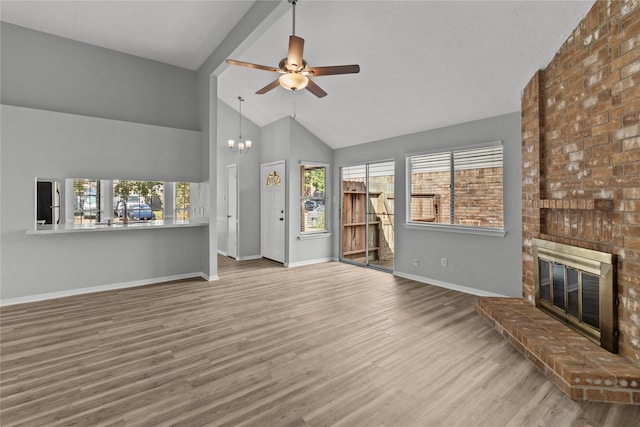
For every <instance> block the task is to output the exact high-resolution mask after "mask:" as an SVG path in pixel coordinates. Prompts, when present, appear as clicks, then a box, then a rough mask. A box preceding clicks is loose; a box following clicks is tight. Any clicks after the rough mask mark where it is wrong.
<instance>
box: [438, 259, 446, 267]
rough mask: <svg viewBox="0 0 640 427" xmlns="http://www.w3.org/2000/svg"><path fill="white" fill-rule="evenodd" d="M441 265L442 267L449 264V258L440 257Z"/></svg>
mask: <svg viewBox="0 0 640 427" xmlns="http://www.w3.org/2000/svg"><path fill="white" fill-rule="evenodd" d="M440 266H442V267H446V266H447V259H446V258H440Z"/></svg>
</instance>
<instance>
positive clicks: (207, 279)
mask: <svg viewBox="0 0 640 427" xmlns="http://www.w3.org/2000/svg"><path fill="white" fill-rule="evenodd" d="M200 277H202V278H203V279H204V280H206V281H207V282H214V281H216V280H220V276H218V275H217V274H216V275H214V276H209V275H208V274H204V273H200Z"/></svg>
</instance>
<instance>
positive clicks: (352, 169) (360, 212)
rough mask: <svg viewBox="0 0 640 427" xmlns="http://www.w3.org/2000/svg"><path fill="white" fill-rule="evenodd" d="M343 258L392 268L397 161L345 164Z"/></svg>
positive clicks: (342, 224) (343, 259)
mask: <svg viewBox="0 0 640 427" xmlns="http://www.w3.org/2000/svg"><path fill="white" fill-rule="evenodd" d="M341 175H342V218H341V229H342V239H341V240H342V245H341V257H340V258H341V260H342V261H346V262H352V263H356V264H363V265H368V266H372V267H376V268H380V269H384V270H393V259H394V234H395V233H394V227H395V224H394V218H395V217H394V201H395V200H394V188H393V186H394V178H395V162H394V161H384V162H375V163H368V164H363V165H355V166H348V167H343V168H342V174H341Z"/></svg>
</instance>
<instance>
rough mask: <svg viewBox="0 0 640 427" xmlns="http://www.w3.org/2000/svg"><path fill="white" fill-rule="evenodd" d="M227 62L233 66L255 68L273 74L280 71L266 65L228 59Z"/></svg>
mask: <svg viewBox="0 0 640 427" xmlns="http://www.w3.org/2000/svg"><path fill="white" fill-rule="evenodd" d="M225 62H226V63H227V64H231V65H239V66H241V67H248V68H255V69H256V70H264V71H273V72H277V71H280V70H278V69H277V68H276V67H268V66H266V65H259V64H252V63H251V62H243V61H236V60H235V59H227V60H226V61H225Z"/></svg>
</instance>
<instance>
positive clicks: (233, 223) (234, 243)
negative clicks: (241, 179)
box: [227, 165, 238, 258]
mask: <svg viewBox="0 0 640 427" xmlns="http://www.w3.org/2000/svg"><path fill="white" fill-rule="evenodd" d="M227 255H228V256H230V257H232V258H238V165H228V166H227Z"/></svg>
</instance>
